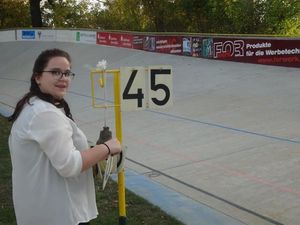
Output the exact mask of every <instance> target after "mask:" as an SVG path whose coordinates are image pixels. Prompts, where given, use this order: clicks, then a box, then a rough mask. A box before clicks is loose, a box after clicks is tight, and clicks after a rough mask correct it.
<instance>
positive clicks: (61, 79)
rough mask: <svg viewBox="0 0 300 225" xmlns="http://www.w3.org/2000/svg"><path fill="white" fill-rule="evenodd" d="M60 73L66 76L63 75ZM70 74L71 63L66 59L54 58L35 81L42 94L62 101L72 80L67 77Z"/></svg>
mask: <svg viewBox="0 0 300 225" xmlns="http://www.w3.org/2000/svg"><path fill="white" fill-rule="evenodd" d="M60 72H63V73H65V74H63V75H62V74H61V73H60ZM68 72H71V65H70V62H69V61H68V60H67V59H66V58H65V57H60V56H58V57H53V58H51V59H50V60H49V62H48V65H47V66H46V67H45V68H44V71H41V75H40V76H37V77H36V78H35V81H36V82H37V84H38V85H39V87H40V90H41V92H43V93H46V94H50V95H52V96H53V97H54V98H55V99H62V98H63V97H64V96H65V95H66V93H67V90H68V88H69V85H70V82H71V78H72V76H66V73H68Z"/></svg>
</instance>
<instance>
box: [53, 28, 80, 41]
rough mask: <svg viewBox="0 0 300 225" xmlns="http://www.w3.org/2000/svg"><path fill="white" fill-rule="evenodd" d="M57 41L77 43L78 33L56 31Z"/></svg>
mask: <svg viewBox="0 0 300 225" xmlns="http://www.w3.org/2000/svg"><path fill="white" fill-rule="evenodd" d="M56 41H60V42H76V31H73V30H56Z"/></svg>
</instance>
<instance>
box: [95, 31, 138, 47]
mask: <svg viewBox="0 0 300 225" xmlns="http://www.w3.org/2000/svg"><path fill="white" fill-rule="evenodd" d="M132 39H133V36H132V35H131V34H117V33H109V32H97V44H99V45H109V46H115V47H123V48H132Z"/></svg>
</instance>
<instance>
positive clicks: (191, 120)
mask: <svg viewBox="0 0 300 225" xmlns="http://www.w3.org/2000/svg"><path fill="white" fill-rule="evenodd" d="M0 79H3V80H14V81H22V82H27V81H24V80H17V79H10V78H0ZM69 93H70V94H73V95H78V96H82V97H86V98H91V97H92V96H91V95H85V94H81V93H77V92H74V91H69ZM96 99H97V100H102V101H104V99H102V98H96ZM106 101H107V102H111V103H112V102H113V101H110V100H106ZM145 111H147V112H151V113H155V114H159V115H162V116H166V117H170V118H175V119H180V120H184V121H189V122H193V123H199V124H203V125H207V126H211V127H218V128H222V129H226V130H231V131H235V132H239V133H244V134H251V135H255V136H259V137H264V138H269V139H273V140H277V141H284V142H288V143H294V144H300V140H292V139H289V138H283V137H276V136H272V135H267V134H263V133H258V132H252V131H248V130H244V129H239V128H234V127H229V126H224V125H221V124H216V123H210V122H204V121H201V120H197V119H190V118H187V117H183V116H178V115H172V114H170V113H163V112H158V111H154V110H150V109H146V110H145Z"/></svg>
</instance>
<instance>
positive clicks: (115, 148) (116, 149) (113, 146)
mask: <svg viewBox="0 0 300 225" xmlns="http://www.w3.org/2000/svg"><path fill="white" fill-rule="evenodd" d="M105 144H106V145H107V146H108V148H109V151H110V155H117V154H119V153H120V152H121V151H122V147H121V144H120V142H119V140H118V139H117V138H112V139H110V140H108V141H106V142H105Z"/></svg>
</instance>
